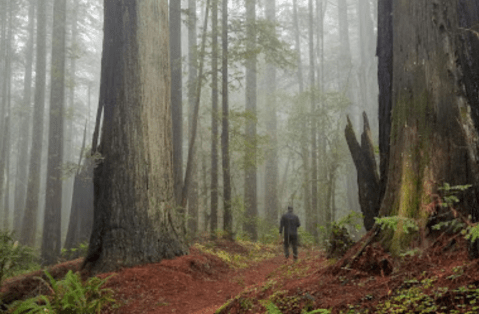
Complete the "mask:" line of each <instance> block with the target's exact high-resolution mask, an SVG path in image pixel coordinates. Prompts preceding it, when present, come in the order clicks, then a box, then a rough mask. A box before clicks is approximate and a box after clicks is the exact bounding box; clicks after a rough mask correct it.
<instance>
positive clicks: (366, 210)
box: [344, 112, 379, 231]
mask: <svg viewBox="0 0 479 314" xmlns="http://www.w3.org/2000/svg"><path fill="white" fill-rule="evenodd" d="M363 123H364V128H363V133H362V135H361V144H359V143H358V141H357V139H356V135H355V134H354V129H353V125H352V124H351V121H350V120H349V117H348V124H347V126H346V129H345V130H344V132H345V135H346V141H347V143H348V146H349V151H350V152H351V156H352V157H353V161H354V165H355V166H356V172H357V175H358V187H359V204H360V206H361V212H362V213H363V216H364V227H365V228H366V230H367V231H369V230H371V229H372V227H373V225H374V218H375V217H377V216H378V213H379V175H378V173H377V165H376V159H375V157H374V144H373V140H372V136H371V130H370V128H369V121H368V117H367V115H366V113H365V112H363Z"/></svg>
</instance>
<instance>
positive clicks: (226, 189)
mask: <svg viewBox="0 0 479 314" xmlns="http://www.w3.org/2000/svg"><path fill="white" fill-rule="evenodd" d="M221 24H222V25H221V26H222V29H221V48H222V49H221V50H222V57H221V61H222V62H221V67H222V69H221V72H222V73H221V79H222V100H221V107H222V116H221V126H222V130H221V163H222V170H223V210H224V215H223V228H224V231H225V233H226V237H227V238H229V239H233V215H232V212H231V172H230V154H229V120H228V119H229V118H228V117H229V106H228V0H223V6H222V19H221Z"/></svg>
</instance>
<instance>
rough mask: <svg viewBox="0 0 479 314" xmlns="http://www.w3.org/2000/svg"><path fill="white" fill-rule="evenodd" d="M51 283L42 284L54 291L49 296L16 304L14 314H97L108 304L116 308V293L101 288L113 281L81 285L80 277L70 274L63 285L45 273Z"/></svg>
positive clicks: (97, 281)
mask: <svg viewBox="0 0 479 314" xmlns="http://www.w3.org/2000/svg"><path fill="white" fill-rule="evenodd" d="M45 276H46V277H47V279H48V282H47V281H45V280H43V279H41V280H43V281H44V282H45V283H46V284H47V285H48V286H49V287H50V289H51V291H52V294H51V295H49V296H44V295H41V296H38V297H35V298H31V299H28V300H26V301H22V302H16V303H14V304H13V307H12V309H13V313H14V314H16V313H18V314H20V313H25V312H28V313H45V312H51V313H69V314H75V313H78V314H96V313H100V312H101V310H102V309H103V308H104V307H105V306H106V305H108V304H114V303H115V300H114V299H113V297H112V295H113V291H112V290H111V289H104V288H102V286H103V285H104V284H105V283H106V281H107V280H108V279H109V278H110V277H108V278H106V279H100V278H97V277H92V278H89V279H88V280H87V281H86V282H82V280H81V278H80V276H79V275H78V274H74V273H73V272H72V271H71V270H70V271H68V273H67V274H66V276H65V278H64V279H63V280H61V281H57V280H55V278H53V276H52V275H50V273H48V271H45Z"/></svg>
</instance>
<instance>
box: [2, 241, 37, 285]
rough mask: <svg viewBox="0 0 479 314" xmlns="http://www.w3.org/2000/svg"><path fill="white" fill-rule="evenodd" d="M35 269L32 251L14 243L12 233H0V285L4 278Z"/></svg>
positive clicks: (35, 257)
mask: <svg viewBox="0 0 479 314" xmlns="http://www.w3.org/2000/svg"><path fill="white" fill-rule="evenodd" d="M37 268H39V265H38V263H37V256H36V254H35V252H34V250H33V249H32V248H30V247H28V246H23V245H20V244H19V243H18V241H15V239H14V234H13V232H9V231H0V284H1V283H2V280H3V279H5V278H8V277H11V276H15V275H19V274H20V273H22V272H23V271H25V270H33V269H37Z"/></svg>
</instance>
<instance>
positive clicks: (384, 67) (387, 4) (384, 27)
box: [376, 0, 393, 199]
mask: <svg viewBox="0 0 479 314" xmlns="http://www.w3.org/2000/svg"><path fill="white" fill-rule="evenodd" d="M392 4H393V0H380V1H379V2H378V12H379V13H378V41H377V50H376V55H377V57H378V87H379V97H378V101H379V110H378V114H379V179H380V185H379V186H380V195H379V198H380V199H382V198H383V196H384V191H385V189H386V183H387V178H388V177H387V176H388V172H387V168H388V165H389V134H390V133H391V110H392V97H391V95H392V75H393V68H392V66H393V24H392V23H393V20H392V16H393V15H392V12H393V11H392V10H393V9H392Z"/></svg>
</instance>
